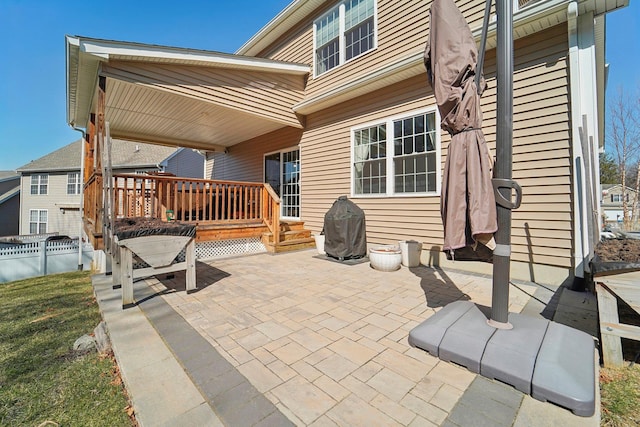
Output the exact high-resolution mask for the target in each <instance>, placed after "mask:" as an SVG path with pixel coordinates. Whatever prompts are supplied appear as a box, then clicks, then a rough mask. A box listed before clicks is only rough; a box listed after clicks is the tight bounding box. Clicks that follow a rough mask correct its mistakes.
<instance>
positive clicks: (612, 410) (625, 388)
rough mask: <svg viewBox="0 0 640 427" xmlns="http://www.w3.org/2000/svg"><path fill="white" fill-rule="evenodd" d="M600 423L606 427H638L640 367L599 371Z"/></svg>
mask: <svg viewBox="0 0 640 427" xmlns="http://www.w3.org/2000/svg"><path fill="white" fill-rule="evenodd" d="M600 397H601V399H602V423H601V425H603V426H607V427H627V426H638V425H640V366H638V365H635V364H634V365H631V366H628V365H626V364H625V366H622V367H619V368H602V369H601V370H600Z"/></svg>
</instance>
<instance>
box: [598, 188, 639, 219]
mask: <svg viewBox="0 0 640 427" xmlns="http://www.w3.org/2000/svg"><path fill="white" fill-rule="evenodd" d="M601 187H602V199H601V202H600V203H601V205H602V215H603V216H604V220H605V221H606V222H607V223H618V222H620V223H621V222H622V221H623V219H624V214H623V212H624V211H623V209H622V200H623V199H622V197H623V196H622V185H620V184H601ZM635 194H636V192H635V190H634V189H633V188H629V187H627V188H626V191H625V194H624V197H625V199H626V203H627V212H628V214H629V218H631V216H632V215H631V214H632V211H631V208H632V206H631V204H632V203H633V198H634V197H635ZM639 214H640V206H637V207H636V218H638V217H639Z"/></svg>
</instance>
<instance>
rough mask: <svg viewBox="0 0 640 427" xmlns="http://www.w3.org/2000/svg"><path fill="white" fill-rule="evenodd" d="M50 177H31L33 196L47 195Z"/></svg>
mask: <svg viewBox="0 0 640 427" xmlns="http://www.w3.org/2000/svg"><path fill="white" fill-rule="evenodd" d="M48 190H49V175H46V174H45V175H31V194H47V192H48Z"/></svg>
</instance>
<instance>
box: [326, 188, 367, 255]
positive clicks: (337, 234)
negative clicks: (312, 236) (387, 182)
mask: <svg viewBox="0 0 640 427" xmlns="http://www.w3.org/2000/svg"><path fill="white" fill-rule="evenodd" d="M323 232H324V251H325V252H326V253H327V255H329V256H330V257H333V258H337V259H339V260H345V259H356V258H362V257H365V256H366V255H367V231H366V223H365V218H364V211H363V210H362V209H360V208H359V207H358V205H356V204H355V203H353V202H352V201H351V200H349V199H347V196H340V197H339V198H338V200H336V201H335V202H333V206H331V209H329V210H328V211H327V213H326V214H325V215H324V230H323Z"/></svg>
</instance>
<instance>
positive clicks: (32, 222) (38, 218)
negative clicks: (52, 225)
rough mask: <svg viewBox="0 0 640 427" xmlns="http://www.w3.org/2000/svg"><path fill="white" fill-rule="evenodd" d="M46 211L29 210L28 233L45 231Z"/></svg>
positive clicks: (42, 232)
mask: <svg viewBox="0 0 640 427" xmlns="http://www.w3.org/2000/svg"><path fill="white" fill-rule="evenodd" d="M47 217H48V211H47V210H46V209H31V210H29V234H44V233H46V232H47V220H48V218H47Z"/></svg>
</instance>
